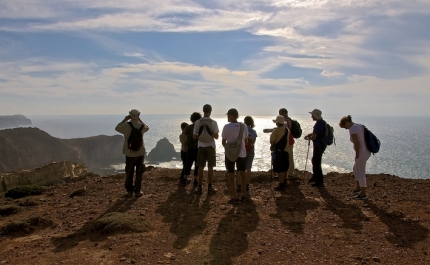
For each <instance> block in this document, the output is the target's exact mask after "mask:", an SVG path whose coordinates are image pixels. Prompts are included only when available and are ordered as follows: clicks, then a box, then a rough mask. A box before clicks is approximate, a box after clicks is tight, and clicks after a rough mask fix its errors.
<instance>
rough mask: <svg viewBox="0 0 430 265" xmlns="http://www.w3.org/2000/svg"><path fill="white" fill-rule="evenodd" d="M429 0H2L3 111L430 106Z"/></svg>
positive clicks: (412, 110)
mask: <svg viewBox="0 0 430 265" xmlns="http://www.w3.org/2000/svg"><path fill="white" fill-rule="evenodd" d="M429 25H430V1H428V0H425V1H397V0H396V1H394V0H385V1H373V0H364V1H363V0H356V1H355V0H350V1H343V0H342V1H340V0H330V1H329V0H326V1H324V0H323V1H321V0H318V1H317V0H312V1H269V0H260V1H252V0H246V1H245V0H244V1H242V0H232V1H230V0H223V1H199V0H194V1H192V0H189V1H182V0H175V1H173V0H171V1H169V0H168V1H162V0H157V1H155V0H145V1H140V0H124V1H111V0H91V1H87V0H85V1H83V0H74V1H69V0H62V1H59V0H57V1H51V0H27V1H24V0H15V1H6V0H0V115H10V114H17V113H23V114H24V115H28V116H31V115H47V114H48V115H49V114H52V115H55V114H121V113H124V114H126V113H127V112H128V110H129V109H131V108H137V109H139V110H141V111H142V112H144V113H154V114H155V113H165V114H169V113H183V114H187V115H189V114H190V113H192V112H193V111H201V108H202V106H203V104H205V103H210V104H211V105H212V106H213V112H214V113H217V114H221V113H226V111H227V110H228V109H229V108H231V107H235V108H237V109H238V110H239V114H240V115H241V116H244V115H276V114H277V111H278V109H279V108H281V107H285V108H287V109H288V110H289V112H290V115H291V116H306V115H308V114H307V113H308V112H309V111H311V110H312V109H314V108H319V109H321V110H322V112H323V116H324V115H329V116H339V117H341V116H344V115H347V114H351V115H353V116H357V115H388V116H397V115H406V116H411V115H419V116H430V115H429V113H430V104H428V101H429V100H430V89H429V85H430V75H429V70H430V56H429V55H430V28H429Z"/></svg>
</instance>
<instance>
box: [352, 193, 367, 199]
mask: <svg viewBox="0 0 430 265" xmlns="http://www.w3.org/2000/svg"><path fill="white" fill-rule="evenodd" d="M353 198H354V200H367V196H366V195H361V194H358V195H355V196H354V197H353Z"/></svg>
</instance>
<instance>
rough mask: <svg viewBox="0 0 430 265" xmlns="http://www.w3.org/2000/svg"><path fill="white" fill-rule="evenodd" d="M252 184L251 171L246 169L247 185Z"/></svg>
mask: <svg viewBox="0 0 430 265" xmlns="http://www.w3.org/2000/svg"><path fill="white" fill-rule="evenodd" d="M250 182H251V169H250V168H247V169H246V184H249V183H250Z"/></svg>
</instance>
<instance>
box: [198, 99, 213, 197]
mask: <svg viewBox="0 0 430 265" xmlns="http://www.w3.org/2000/svg"><path fill="white" fill-rule="evenodd" d="M211 113H212V106H211V105H209V104H205V105H204V106H203V118H201V119H200V120H198V121H196V123H195V125H194V130H193V137H194V139H199V141H198V147H199V151H198V153H197V165H198V166H199V176H198V186H197V187H196V190H195V193H196V194H202V193H203V192H202V182H203V170H204V168H205V166H206V162H207V163H208V194H215V193H216V192H217V190H216V189H214V188H213V186H212V182H213V174H214V173H213V172H214V171H213V168H214V167H215V166H216V153H215V148H216V145H215V139H218V133H219V129H218V124H217V122H216V121H214V120H212V119H211V118H210V116H211Z"/></svg>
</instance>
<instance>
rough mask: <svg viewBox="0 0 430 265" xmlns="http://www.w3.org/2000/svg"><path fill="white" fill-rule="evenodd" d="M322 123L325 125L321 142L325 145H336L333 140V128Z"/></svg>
mask: <svg viewBox="0 0 430 265" xmlns="http://www.w3.org/2000/svg"><path fill="white" fill-rule="evenodd" d="M323 121H324V120H323ZM324 123H325V134H324V136H323V137H322V138H321V142H322V143H323V144H325V145H332V144H333V143H334V145H336V141H335V139H334V128H333V127H331V126H330V124H328V123H327V122H326V121H324Z"/></svg>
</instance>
